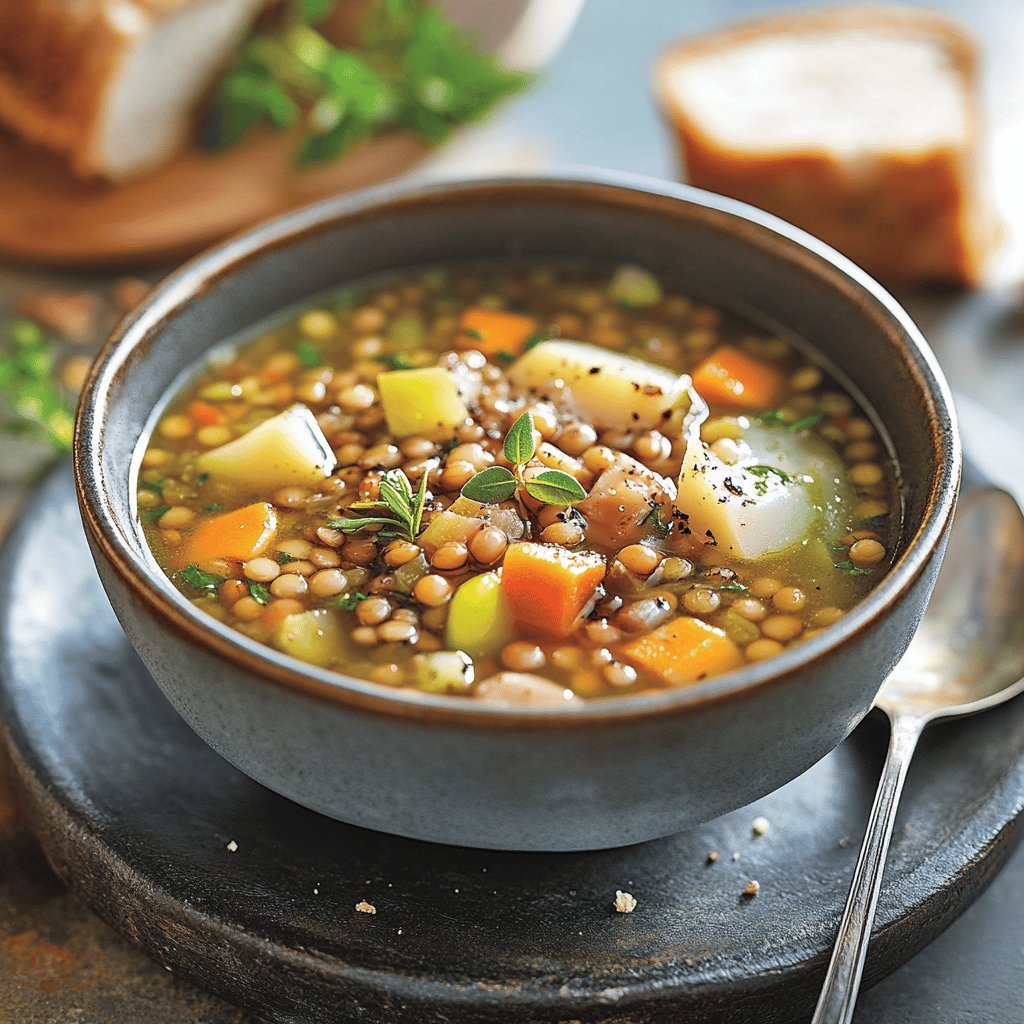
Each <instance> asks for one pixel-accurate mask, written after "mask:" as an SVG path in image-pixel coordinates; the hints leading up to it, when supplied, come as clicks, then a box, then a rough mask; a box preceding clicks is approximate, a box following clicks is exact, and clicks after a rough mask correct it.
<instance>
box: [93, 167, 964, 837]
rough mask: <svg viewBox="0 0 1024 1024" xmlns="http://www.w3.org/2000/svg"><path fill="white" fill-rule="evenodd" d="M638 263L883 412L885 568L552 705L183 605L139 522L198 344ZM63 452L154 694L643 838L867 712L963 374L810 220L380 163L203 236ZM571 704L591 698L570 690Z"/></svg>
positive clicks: (433, 804) (396, 826)
mask: <svg viewBox="0 0 1024 1024" xmlns="http://www.w3.org/2000/svg"><path fill="white" fill-rule="evenodd" d="M563 257H566V258H573V257H578V258H586V259H588V260H601V261H606V262H618V263H623V262H627V263H638V264H641V265H644V266H647V267H649V268H651V269H652V270H653V271H655V272H656V273H657V274H658V275H659V276H660V277H661V278H662V279H663V280H664V281H665V282H666V283H668V284H670V285H672V286H673V287H678V288H680V290H683V291H685V292H686V293H687V294H690V295H694V296H696V297H697V298H699V299H701V300H703V301H708V302H711V303H714V304H716V305H718V306H721V307H724V308H727V309H730V310H733V311H735V312H737V313H740V314H742V315H744V316H747V317H748V318H753V319H756V320H758V321H760V322H761V323H763V324H766V325H769V326H771V327H772V328H773V329H775V330H780V331H783V332H784V333H787V334H789V335H795V336H796V337H798V338H799V339H803V342H804V343H806V344H807V345H809V346H811V347H812V348H814V349H816V350H817V352H818V353H819V354H820V357H821V358H822V360H823V361H824V362H825V364H826V365H827V366H828V367H829V368H830V369H831V370H832V371H833V372H834V373H835V374H836V375H837V376H838V378H839V379H840V380H841V381H842V382H843V383H844V384H845V386H846V387H848V389H849V390H850V392H851V393H852V394H854V395H856V396H858V397H860V398H862V399H864V400H865V401H866V404H867V406H868V408H870V409H873V410H875V412H876V413H877V416H878V419H879V421H880V422H879V426H880V428H881V432H882V433H883V434H884V435H885V436H887V437H888V438H889V443H890V444H891V448H892V450H891V455H892V456H893V457H894V458H895V460H896V462H897V464H898V466H899V467H900V468H901V472H900V481H899V486H900V490H901V496H902V502H903V524H904V525H903V529H902V532H901V536H900V540H899V544H898V550H897V553H896V558H895V561H894V564H893V565H892V567H891V569H890V570H889V571H888V572H887V573H886V574H885V576H884V577H883V578H882V579H881V580H880V581H879V583H878V585H877V586H876V587H875V588H874V589H873V590H872V591H871V592H870V593H869V594H868V596H867V597H866V598H865V599H863V600H862V601H861V602H860V603H859V604H857V605H856V606H855V607H854V608H853V609H852V610H851V611H850V612H849V613H848V614H846V615H845V616H844V617H843V618H842V619H841V620H840V621H839V622H837V623H836V624H834V625H832V626H830V627H828V628H826V629H824V630H823V631H822V632H821V633H819V634H818V635H816V636H813V637H812V638H810V639H808V640H807V641H806V642H804V643H802V644H799V645H797V646H795V647H792V648H791V649H788V650H786V651H785V652H783V653H782V654H780V655H778V656H776V657H774V658H771V659H769V660H767V661H763V662H759V663H756V664H752V665H747V666H745V667H743V668H741V669H738V670H736V671H733V672H730V673H728V674H725V675H723V676H720V677H717V678H713V679H709V680H707V681H704V682H701V683H698V684H695V685H692V686H689V687H683V688H678V689H669V690H662V691H655V692H648V693H641V694H636V695H623V696H617V697H611V698H606V699H600V700H591V701H582V702H581V701H575V702H573V703H572V705H568V706H566V707H564V708H562V707H555V708H550V707H547V708H527V707H519V708H516V707H501V706H490V705H488V704H486V703H484V702H481V701H472V700H466V699H464V698H458V697H452V696H445V695H435V694H428V693H423V692H419V691H415V690H395V689H391V688H387V687H384V686H381V685H378V684H375V683H372V682H367V681H365V680H361V679H357V678H353V677H350V676H346V675H344V674H340V673H338V672H332V671H327V670H323V669H319V668H316V667H313V666H311V665H309V664H306V663H304V662H301V661H297V660H295V659H292V658H290V657H288V656H287V655H285V654H282V653H280V652H278V651H276V650H273V649H271V648H269V647H265V646H262V645H260V644H258V643H256V642H255V641H253V640H251V639H249V638H248V637H246V636H245V635H243V634H241V633H239V632H237V631H235V630H233V629H231V628H229V627H227V626H225V625H224V624H222V623H220V622H219V621H217V620H216V619H214V618H213V617H211V616H208V615H206V614H205V613H203V612H202V611H200V610H199V609H197V608H196V607H195V606H193V605H192V604H191V603H190V602H189V601H188V600H187V599H186V598H185V597H183V596H182V595H181V594H180V593H179V592H178V591H177V590H176V589H175V588H174V586H173V585H172V584H171V582H170V580H169V579H168V578H167V577H166V576H165V575H164V573H163V572H162V571H161V570H160V568H159V567H158V566H157V564H156V561H155V560H154V558H153V557H152V555H151V554H150V552H149V550H148V548H147V546H146V544H145V541H144V539H143V536H142V532H141V528H140V526H139V524H138V522H137V519H136V513H135V511H134V506H133V501H132V495H133V493H134V492H135V490H136V486H135V483H136V475H137V473H138V467H139V460H140V457H141V451H142V448H143V447H144V444H145V435H146V431H147V429H148V427H147V425H148V424H149V423H151V420H152V415H151V414H152V411H153V409H154V407H155V406H157V404H158V403H159V402H160V401H161V399H162V398H163V397H164V395H165V394H166V393H167V392H168V390H169V389H171V388H172V387H174V386H175V385H176V383H178V382H179V381H180V379H181V375H182V373H183V371H184V370H185V369H186V368H188V367H189V366H193V365H195V364H196V363H197V362H199V361H201V360H202V359H203V357H204V355H205V354H206V353H207V352H208V351H209V350H210V349H211V347H213V346H216V345H218V344H220V343H221V342H222V341H223V340H224V339H225V338H228V337H230V336H232V335H235V334H237V333H238V332H240V331H244V330H245V329H246V328H248V327H250V326H251V325H254V324H256V323H258V322H259V321H261V320H263V319H265V318H266V317H268V316H270V315H272V314H275V313H277V312H279V311H280V310H282V309H284V308H286V307H289V306H292V305H294V304H295V303H297V302H300V301H302V300H304V299H307V298H310V297H312V296H314V295H315V294H317V293H318V292H322V291H323V290H325V289H327V288H331V287H335V286H338V285H340V284H342V283H344V282H345V281H347V280H351V279H355V278H361V277H365V276H367V275H371V274H376V273H380V272H383V271H392V270H401V269H402V268H409V267H418V266H423V265H430V264H434V265H437V264H444V263H452V262H456V261H459V262H462V261H467V260H475V261H482V260H498V259H509V258H512V259H515V260H517V261H524V260H525V261H529V260H531V259H537V260H548V261H550V260H552V259H558V258H563ZM75 472H76V481H77V487H78V495H79V501H80V504H81V510H82V516H83V519H84V523H85V527H86V532H87V535H88V538H89V542H90V544H91V547H92V550H93V553H94V557H95V560H96V564H97V567H98V570H99V573H100V576H101V578H102V581H103V584H104V587H105V588H106V591H107V594H108V596H109V599H110V602H111V604H112V605H113V608H114V610H115V612H116V613H117V615H118V618H119V619H120V621H121V623H122V625H123V627H124V630H125V632H126V634H127V635H128V638H129V640H130V641H131V643H132V645H133V646H134V647H135V649H136V650H137V651H138V653H139V655H140V656H141V658H142V660H143V661H144V662H145V664H146V666H147V668H148V669H149V671H150V672H151V673H152V675H153V677H154V679H155V680H156V682H157V683H158V684H159V686H160V687H161V689H162V690H163V692H164V693H165V694H166V696H167V698H168V700H170V702H171V703H172V704H173V705H174V707H175V708H176V709H177V710H178V711H179V712H180V714H181V715H182V716H183V717H184V718H185V720H186V721H187V722H188V723H189V724H190V725H191V726H192V728H193V729H194V730H195V731H196V732H197V733H198V734H199V735H200V736H201V737H202V738H203V739H204V740H205V741H206V742H207V743H209V744H210V746H212V747H213V748H214V749H215V750H216V751H218V752H219V753H220V754H221V755H222V756H224V757H225V758H227V759H228V760H229V761H230V762H231V763H233V764H234V765H236V766H237V767H238V768H240V769H241V770H242V771H243V772H245V773H246V774H247V775H249V776H251V777H252V778H253V779H255V780H256V781H258V782H260V783H262V784H263V785H265V786H267V787H269V788H270V789H272V790H275V791H276V792H278V793H281V794H283V795H284V796H286V797H288V798H290V799H292V800H294V801H296V802H298V803H300V804H303V805H305V806H306V807H309V808H312V809H313V810H316V811H319V812H321V813H323V814H326V815H329V816H331V817H334V818H338V819H341V820H343V821H346V822H349V823H352V824H355V825H359V826H364V827H367V828H371V829H377V830H381V831H384V832H389V833H394V834H398V835H402V836H407V837H412V838H417V839H424V840H431V841H435V842H442V843H450V844H457V845H464V846H477V847H486V848H495V849H506V850H549V851H558V850H562V851H567V850H582V849H594V848H601V847H610V846H618V845H625V844H629V843H636V842H640V841H643V840H647V839H652V838H654V837H657V836H662V835H667V834H669V833H672V832H675V831H678V830H680V829H682V828H684V827H686V826H689V825H694V824H696V823H699V822H703V821H706V820H709V819H711V818H713V817H715V816H717V815H719V814H722V813H724V812H726V811H729V810H733V809H735V808H737V807H740V806H742V805H744V804H746V803H748V802H750V801H752V800H754V799H756V798H758V797H760V796H763V795H764V794H765V793H768V792H770V791H771V790H773V789H775V788H777V787H778V786H780V785H782V784H784V783H785V782H787V781H789V780H791V779H793V778H795V777H796V776H797V775H799V774H800V773H801V772H803V771H805V770H806V769H807V768H809V767H810V766H811V765H812V764H814V763H815V762H816V761H817V760H819V759H820V758H821V757H823V756H824V755H825V754H826V753H828V752H829V751H830V750H831V749H833V748H834V747H835V746H836V745H837V744H838V743H840V742H841V741H842V740H843V738H844V737H845V736H847V734H848V733H849V732H850V731H851V730H852V729H853V728H854V726H855V725H856V724H857V723H858V722H859V721H860V720H861V718H862V717H863V716H864V715H865V714H866V713H867V711H868V710H869V709H870V707H871V705H872V702H873V700H874V698H875V695H876V693H877V691H878V689H879V687H880V685H881V683H882V681H883V680H884V678H885V676H886V675H887V674H888V672H889V671H890V670H891V669H892V668H893V666H894V665H895V664H896V662H897V661H898V659H899V658H900V657H901V655H902V654H903V652H904V650H905V649H906V647H907V644H908V643H909V641H910V638H911V636H912V634H913V632H914V630H915V628H916V627H917V624H918V622H919V620H920V617H921V615H922V612H923V610H924V606H925V603H926V602H927V600H928V596H929V594H930V592H931V589H932V586H933V583H934V580H935V576H936V573H937V571H938V568H939V563H940V560H941V557H942V552H943V550H944V546H945V539H946V534H947V530H948V527H949V523H950V520H951V516H952V513H953V508H954V504H955V500H956V495H957V488H958V483H959V474H960V447H959V442H958V436H957V431H956V426H955V421H954V413H953V408H952V402H951V399H950V394H949V390H948V387H947V385H946V383H945V381H944V380H943V378H942V375H941V372H940V370H939V369H938V367H937V365H936V362H935V360H934V357H933V356H932V354H931V352H930V351H929V349H928V347H927V345H926V343H925V342H924V339H923V338H922V337H921V335H920V334H919V333H918V331H917V329H916V328H915V327H914V325H913V323H912V322H911V321H910V319H909V318H908V317H907V315H906V314H905V313H904V312H903V311H902V310H901V309H900V308H899V306H898V305H897V304H896V303H895V301H894V300H893V299H892V298H891V297H890V296H889V295H887V294H886V293H885V292H884V291H883V290H882V289H881V288H880V287H879V286H878V285H877V284H876V283H875V282H873V281H872V280H871V279H870V278H868V277H867V276H866V275H865V274H864V273H863V272H861V271H860V270H859V269H857V268H856V267H855V266H853V265H852V264H851V263H849V262H848V261H847V260H845V259H844V258H843V257H842V256H840V255H839V254H837V253H836V252H834V251H832V250H831V249H829V248H828V247H826V246H825V245H823V244H822V243H820V242H818V241H816V240H815V239H813V238H811V237H809V236H808V235H805V234H803V233H802V232H800V231H798V230H797V229H795V228H792V227H790V226H788V225H786V224H784V223H783V222H781V221H779V220H777V219H775V218H773V217H770V216H769V215H767V214H764V213H761V212H759V211H757V210H754V209H752V208H750V207H747V206H744V205H742V204H739V203H736V202H733V201H730V200H727V199H723V198H720V197H717V196H713V195H710V194H707V193H703V192H700V191H697V190H694V189H689V188H684V187H680V186H674V185H667V184H663V183H655V182H650V181H643V180H638V179H632V178H623V177H614V178H612V177H607V176H600V175H591V176H587V177H586V178H570V177H554V178H536V179H511V180H484V181H466V182H457V183H448V184H432V185H415V186H403V187H386V188H383V189H380V190H375V191H371V192H366V193H363V194H361V195H358V196H350V197H345V198H340V199H336V200H331V201H328V202H325V203H321V204H318V205H316V206H313V207H309V208H307V209H304V210H302V211H299V212H297V213H294V214H290V215H288V216H286V217H283V218H281V219H278V220H275V221H272V222H269V223H267V224H264V225H263V226H261V227H258V228H255V229H253V230H251V231H249V232H247V233H245V234H243V235H241V236H239V237H237V238H235V239H233V240H230V241H228V242H226V243H224V244H222V245H220V246H218V247H217V248H215V249H212V250H210V251H209V252H207V253H206V254H204V255H201V256H199V257H197V258H196V259H194V260H192V261H191V262H190V263H188V264H186V265H185V266H184V267H182V268H181V269H180V270H178V271H177V272H175V273H174V274H172V275H171V276H170V277H169V278H167V279H166V280H165V281H164V282H163V283H162V284H161V285H159V286H158V287H157V288H156V289H155V290H154V292H153V293H152V294H151V295H150V297H149V298H148V299H147V300H146V302H145V303H144V304H143V305H142V306H140V307H139V308H137V309H136V310H135V311H134V312H133V313H132V314H131V315H130V316H129V317H128V318H127V319H126V320H125V321H124V322H122V324H121V325H120V326H119V327H118V329H117V331H116V332H115V334H114V335H113V337H112V338H111V339H110V340H109V341H108V343H107V345H106V347H105V348H104V349H103V352H102V353H101V355H100V358H99V360H98V362H97V363H96V365H95V367H94V369H93V372H92V375H91V377H90V379H89V381H88V382H87V384H86V387H85V389H84V392H83V396H82V401H81V406H80V413H79V419H78V425H77V437H76V443H75ZM580 705H582V706H580Z"/></svg>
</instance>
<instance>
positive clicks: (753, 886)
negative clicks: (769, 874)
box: [743, 878, 761, 899]
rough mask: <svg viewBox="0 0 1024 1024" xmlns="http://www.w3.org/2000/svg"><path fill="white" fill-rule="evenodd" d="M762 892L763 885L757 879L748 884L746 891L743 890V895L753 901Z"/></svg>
mask: <svg viewBox="0 0 1024 1024" xmlns="http://www.w3.org/2000/svg"><path fill="white" fill-rule="evenodd" d="M760 891H761V883H760V882H758V881H757V880H756V879H753V878H752V879H751V880H750V881H749V882H747V887H746V889H744V890H743V895H744V896H748V897H750V898H751V899H753V898H754V897H755V896H756V895H757V894H758V893H759V892H760Z"/></svg>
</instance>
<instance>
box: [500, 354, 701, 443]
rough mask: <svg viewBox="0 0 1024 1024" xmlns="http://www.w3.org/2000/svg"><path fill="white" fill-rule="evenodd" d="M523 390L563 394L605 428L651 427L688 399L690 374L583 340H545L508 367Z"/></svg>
mask: <svg viewBox="0 0 1024 1024" xmlns="http://www.w3.org/2000/svg"><path fill="white" fill-rule="evenodd" d="M508 376H509V380H510V381H511V382H512V385H513V387H515V388H518V389H519V391H521V392H529V393H531V394H536V395H543V396H545V397H547V398H559V397H561V396H563V395H564V394H566V393H568V395H569V397H570V399H571V401H572V405H573V407H574V408H575V410H576V412H577V413H578V414H579V415H580V417H581V418H582V419H584V420H587V421H588V422H589V423H592V424H593V425H594V426H595V427H597V428H598V429H599V430H600V429H604V428H615V429H621V430H634V429H635V430H651V429H653V428H654V427H658V426H661V425H664V424H665V422H666V421H667V420H668V419H669V417H670V416H671V414H672V412H673V410H675V409H676V408H677V407H679V406H682V405H685V404H686V403H687V397H686V389H687V387H689V384H690V378H689V377H687V376H686V375H685V374H683V375H680V374H677V373H673V372H672V371H671V370H666V369H664V368H663V367H660V366H655V365H654V364H653V363H647V362H644V360H642V359H634V358H632V357H630V356H624V355H620V354H619V353H618V352H610V351H609V350H608V349H604V348H598V346H596V345H587V344H584V343H583V342H580V341H561V340H556V341H542V342H541V343H540V344H539V345H535V346H534V347H533V348H531V349H530V350H529V351H528V352H527V353H526V354H525V355H523V356H522V357H520V358H519V359H517V360H516V361H515V362H514V363H513V364H512V365H511V366H510V367H509V370H508Z"/></svg>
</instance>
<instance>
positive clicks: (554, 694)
mask: <svg viewBox="0 0 1024 1024" xmlns="http://www.w3.org/2000/svg"><path fill="white" fill-rule="evenodd" d="M473 696H474V697H475V698H476V699H477V700H485V701H487V702H488V703H491V704H504V705H509V706H516V707H558V706H560V705H565V704H571V703H576V702H578V701H579V698H578V697H577V696H576V694H574V693H573V692H572V690H567V689H566V688H565V687H564V686H559V685H558V684H557V683H553V682H551V680H550V679H543V678H542V677H541V676H535V675H531V674H530V673H529V672H498V673H497V674H496V675H493V676H488V677H487V678H486V679H482V680H481V681H480V682H479V683H477V687H476V689H475V690H474V691H473Z"/></svg>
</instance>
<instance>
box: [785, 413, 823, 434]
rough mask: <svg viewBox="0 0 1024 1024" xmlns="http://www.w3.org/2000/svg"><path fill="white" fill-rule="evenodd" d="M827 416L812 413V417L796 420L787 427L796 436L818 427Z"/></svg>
mask: <svg viewBox="0 0 1024 1024" xmlns="http://www.w3.org/2000/svg"><path fill="white" fill-rule="evenodd" d="M824 418H825V414H824V413H823V412H812V413H811V414H810V416H804V417H803V418H802V419H799V420H796V421H794V422H793V423H790V424H788V425H787V426H786V429H787V430H789V431H791V432H792V433H794V434H796V433H799V432H800V431H801V430H810V428H811V427H816V426H817V425H818V424H819V423H820V422H821V421H822V420H823V419H824Z"/></svg>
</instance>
